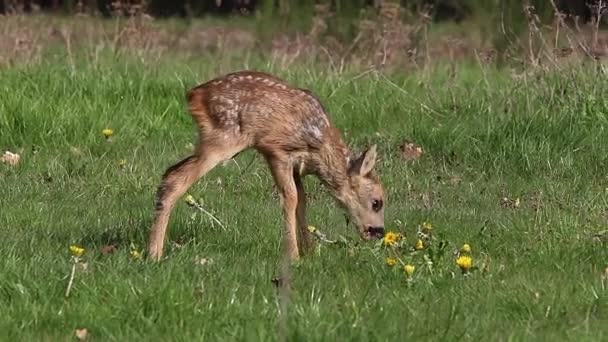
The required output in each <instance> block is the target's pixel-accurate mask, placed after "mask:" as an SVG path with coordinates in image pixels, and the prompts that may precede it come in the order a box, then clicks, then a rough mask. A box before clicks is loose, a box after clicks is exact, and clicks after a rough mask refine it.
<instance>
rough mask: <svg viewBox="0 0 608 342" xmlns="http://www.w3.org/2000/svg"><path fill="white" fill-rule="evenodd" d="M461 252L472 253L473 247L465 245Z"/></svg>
mask: <svg viewBox="0 0 608 342" xmlns="http://www.w3.org/2000/svg"><path fill="white" fill-rule="evenodd" d="M460 251H461V252H462V253H471V246H470V245H469V244H468V243H465V244H464V245H462V248H461V249H460Z"/></svg>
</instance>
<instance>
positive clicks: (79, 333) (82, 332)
mask: <svg viewBox="0 0 608 342" xmlns="http://www.w3.org/2000/svg"><path fill="white" fill-rule="evenodd" d="M74 336H76V338H77V339H78V340H79V341H86V340H87V339H88V338H89V330H88V329H87V328H82V329H76V330H74Z"/></svg>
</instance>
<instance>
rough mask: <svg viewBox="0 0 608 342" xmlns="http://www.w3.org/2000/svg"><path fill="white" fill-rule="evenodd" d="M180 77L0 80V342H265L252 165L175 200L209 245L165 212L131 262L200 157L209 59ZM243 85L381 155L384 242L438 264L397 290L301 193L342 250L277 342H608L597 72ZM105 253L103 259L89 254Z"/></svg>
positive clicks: (150, 70) (270, 241)
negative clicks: (198, 107) (276, 93)
mask: <svg viewBox="0 0 608 342" xmlns="http://www.w3.org/2000/svg"><path fill="white" fill-rule="evenodd" d="M180 62H182V61H180V60H175V59H170V60H169V59H165V60H161V61H160V62H158V63H143V62H139V61H126V62H125V61H124V60H120V61H117V60H112V59H110V58H105V59H102V60H101V61H100V62H99V63H97V64H92V63H90V62H87V61H86V60H78V61H77V62H76V65H74V66H73V67H72V66H71V65H70V64H69V63H68V62H67V60H65V59H62V58H51V57H49V58H46V59H45V60H44V61H43V62H42V63H41V64H37V65H32V66H24V67H13V68H7V69H3V70H0V148H2V149H3V150H11V151H13V152H18V153H20V154H21V156H22V162H21V164H20V165H19V166H17V167H10V166H8V165H5V164H0V208H1V210H0V231H1V232H2V243H3V247H2V248H1V249H0V260H2V262H1V263H0V274H2V277H0V317H2V318H1V319H0V331H1V333H0V338H1V340H7V341H8V340H15V339H16V340H53V341H56V340H68V339H73V338H74V337H73V331H74V329H76V328H82V327H85V328H87V329H88V330H89V332H90V333H89V334H90V336H91V337H92V339H93V340H142V339H146V340H184V341H186V340H248V341H249V340H273V339H275V338H276V331H277V329H276V324H277V318H278V312H277V311H278V310H277V309H278V303H277V291H276V288H275V287H274V286H273V284H272V282H271V279H272V278H274V277H275V276H277V273H278V271H277V270H278V266H277V265H278V257H279V237H280V224H281V216H280V207H279V202H278V200H277V198H276V196H275V195H274V194H273V193H272V181H271V177H270V175H269V172H268V171H267V169H266V167H265V165H264V163H263V161H262V159H261V158H259V157H256V156H255V154H253V153H246V154H244V155H242V156H239V157H237V159H236V162H230V163H228V164H227V165H226V166H220V167H218V168H216V169H215V170H213V171H212V172H211V173H210V174H208V175H207V176H206V177H205V178H203V179H202V180H201V181H200V182H199V183H197V184H196V185H195V186H194V187H193V188H192V189H191V190H190V192H189V193H190V194H192V195H193V196H194V197H195V198H202V200H203V202H204V205H205V208H207V209H208V210H211V211H212V212H213V213H214V214H215V215H216V216H217V217H218V218H219V219H220V220H221V221H222V222H223V223H224V224H225V226H226V227H225V229H222V228H220V227H218V226H213V225H212V222H211V221H210V220H209V219H208V218H207V217H206V216H205V215H202V214H200V213H198V212H196V211H194V210H193V209H192V208H189V207H188V206H187V205H186V204H185V203H184V202H180V204H179V205H178V206H177V208H176V210H175V211H174V213H173V216H172V221H171V224H170V228H169V235H168V247H167V249H166V251H167V256H168V258H167V259H166V260H165V261H163V262H161V263H159V264H155V263H152V262H149V261H146V260H139V261H138V260H133V259H132V258H131V257H130V256H129V249H130V247H129V245H130V244H131V243H132V244H134V245H135V246H136V247H137V248H139V249H141V248H143V246H144V244H145V241H146V239H147V230H148V227H149V225H150V223H151V217H152V209H153V196H154V192H155V190H156V187H157V185H158V182H159V180H160V176H161V174H162V172H163V171H164V170H165V169H166V168H167V167H168V166H170V165H171V164H172V163H174V162H176V161H177V160H179V159H180V158H182V157H184V156H186V155H187V153H188V150H189V148H190V147H189V146H188V144H189V143H191V142H194V139H195V137H196V135H195V131H194V129H193V126H192V124H191V121H190V118H189V116H188V115H187V114H186V111H185V104H184V90H185V89H186V88H189V87H191V86H193V85H195V84H196V83H198V82H199V81H203V80H206V79H209V78H211V77H213V76H216V75H217V74H218V73H219V71H218V70H217V69H216V67H215V65H214V63H213V62H212V61H211V60H209V59H205V58H202V59H199V60H198V61H193V60H188V61H184V62H183V63H180ZM249 65H250V66H251V67H253V68H256V69H261V70H267V71H271V72H274V73H277V74H278V75H280V76H282V77H284V78H286V79H288V80H289V81H291V82H293V83H294V84H297V85H298V86H301V87H307V88H310V89H312V90H313V91H314V92H315V93H316V94H318V96H319V97H320V98H321V100H322V102H323V103H324V104H325V105H326V107H327V108H328V111H329V112H330V115H331V116H332V119H333V121H334V122H335V124H336V126H338V127H340V128H341V129H342V130H343V132H344V135H345V139H346V140H347V141H348V142H349V144H351V145H352V146H353V147H355V148H356V149H357V150H358V151H361V150H362V148H364V147H365V146H366V145H368V144H370V143H377V144H378V147H379V152H380V157H381V161H380V164H379V172H380V174H381V178H382V181H383V182H384V184H385V189H386V192H387V194H388V195H387V196H388V200H387V212H386V215H387V216H386V226H387V228H388V229H390V230H393V231H398V232H401V233H403V234H406V238H407V241H408V242H407V243H408V244H409V245H413V243H414V241H415V234H416V229H417V228H416V227H417V226H419V225H420V224H422V222H424V221H427V222H431V223H432V224H433V227H434V228H433V230H434V234H435V236H436V240H435V241H434V242H433V245H432V246H433V247H432V248H433V250H435V251H437V249H438V246H439V244H440V242H441V241H443V243H444V244H445V246H446V247H445V249H444V254H443V256H442V257H437V258H435V259H434V265H433V268H432V269H431V268H429V267H427V266H425V263H424V260H423V258H422V256H421V255H414V256H409V255H408V256H406V257H405V260H406V261H407V262H412V263H414V264H415V265H416V267H417V268H416V271H415V273H414V278H413V281H411V282H408V281H406V277H405V275H404V274H403V271H402V270H401V269H400V268H397V267H395V268H389V267H388V266H386V265H385V264H384V256H385V255H386V252H385V251H384V250H382V249H378V248H376V247H375V246H374V244H373V243H369V244H368V243H361V242H359V241H358V240H357V237H356V235H355V232H354V230H353V229H352V228H347V227H346V226H345V223H344V219H343V216H342V213H341V212H340V211H339V210H338V209H337V208H336V207H335V206H334V204H333V202H332V200H331V199H330V198H329V196H328V195H327V194H326V193H325V192H324V191H323V189H322V188H321V187H320V186H319V185H318V184H317V182H316V181H315V180H314V178H310V179H307V180H306V185H307V188H308V189H309V193H310V212H309V215H308V218H309V222H310V223H311V224H313V225H315V226H316V227H317V228H319V229H320V230H321V231H323V232H325V233H326V234H328V235H329V236H330V238H337V237H339V236H344V237H345V239H346V240H347V241H348V245H346V246H342V245H328V244H320V246H319V248H318V250H317V251H316V252H315V253H314V254H313V255H310V256H309V257H306V258H305V259H303V260H302V261H301V262H300V263H299V264H297V266H296V267H295V268H294V273H293V280H292V286H293V298H292V305H291V307H290V311H289V328H290V334H291V340H306V341H321V340H327V339H333V340H356V341H358V340H382V341H384V340H404V339H423V340H442V341H445V340H448V341H450V340H460V339H464V340H541V341H542V340H547V341H548V340H576V341H599V340H605V339H606V338H608V289H606V288H605V285H603V284H602V280H601V274H602V273H603V272H604V269H605V268H606V267H607V266H608V264H607V263H608V249H607V248H606V244H605V243H602V242H597V241H595V240H593V239H592V238H591V237H592V235H593V234H594V233H597V232H598V231H601V230H604V229H606V225H607V220H608V211H607V210H608V209H607V208H608V178H606V169H607V167H608V155H607V154H606V152H605V147H606V146H608V132H607V131H606V130H607V129H608V116H607V113H608V99H607V98H606V96H604V95H605V94H606V92H607V91H608V83H606V82H602V81H600V77H601V76H599V75H598V74H597V73H596V71H594V70H590V69H589V70H587V69H584V68H571V69H568V70H566V71H563V72H556V73H538V74H533V73H530V74H522V75H523V76H519V77H517V78H515V77H511V75H510V72H509V71H508V70H494V69H491V68H487V69H479V68H478V67H467V66H459V67H458V68H457V69H456V72H455V73H452V74H450V73H448V72H447V71H445V70H442V69H441V68H440V69H438V70H437V71H436V72H435V73H431V74H429V73H424V74H417V73H414V74H408V75H403V74H395V75H388V76H380V75H376V74H366V75H365V76H358V75H356V74H354V73H353V74H342V75H336V74H331V73H325V72H323V71H320V70H318V69H311V68H305V67H299V68H290V69H289V70H281V69H278V68H276V67H275V66H273V65H272V64H269V63H263V62H252V63H250V64H249ZM241 67H243V65H238V64H235V65H234V68H235V69H238V68H241ZM448 75H450V76H448ZM107 127H109V128H112V129H113V130H114V136H113V137H112V141H111V142H106V141H105V139H104V138H103V136H102V134H101V131H102V130H103V129H104V128H107ZM404 138H409V139H412V140H413V141H415V142H416V143H418V144H420V145H421V146H422V147H423V148H424V151H425V153H424V154H423V156H422V158H421V159H419V160H417V161H416V162H405V161H404V160H402V159H401V158H400V155H399V149H398V145H399V144H400V143H401V142H402V140H403V139H404ZM122 159H125V160H126V165H125V166H124V167H121V166H120V165H119V164H120V160H122ZM251 160H253V164H252V165H251V166H250V168H249V169H248V170H247V171H246V172H244V174H243V171H242V169H243V168H244V167H245V166H246V165H247V164H248V163H249V162H250V161H251ZM503 198H507V201H509V202H512V201H514V200H515V199H516V198H519V199H520V205H519V206H517V207H513V206H504V205H502V201H503ZM465 242H466V243H469V244H471V246H472V248H473V256H474V259H475V262H476V263H477V264H478V265H480V266H481V265H482V264H484V263H485V264H486V265H487V266H488V269H487V270H485V271H481V270H477V271H475V272H473V273H472V274H471V275H470V276H467V277H464V276H463V275H462V274H460V272H459V270H458V268H457V266H456V264H455V262H454V260H455V257H454V256H453V254H452V251H453V250H456V249H458V248H459V247H460V246H461V245H462V244H463V243H465ZM71 244H78V245H81V246H83V247H84V248H85V249H86V250H87V252H86V253H85V256H84V259H85V260H86V261H87V262H88V269H87V271H86V272H77V274H76V278H75V283H74V287H73V289H72V294H71V296H70V297H69V298H68V299H66V298H64V292H65V288H66V285H67V278H68V275H69V272H70V268H71V263H70V257H69V251H68V247H69V246H70V245H71ZM108 244H117V245H118V250H117V251H116V252H114V253H112V254H109V255H102V254H101V253H100V249H101V248H102V247H103V246H105V245H108ZM178 246H180V247H178ZM425 253H426V252H425ZM200 258H208V259H212V260H213V263H211V264H207V265H204V266H201V265H197V264H195V262H194V261H195V260H200Z"/></svg>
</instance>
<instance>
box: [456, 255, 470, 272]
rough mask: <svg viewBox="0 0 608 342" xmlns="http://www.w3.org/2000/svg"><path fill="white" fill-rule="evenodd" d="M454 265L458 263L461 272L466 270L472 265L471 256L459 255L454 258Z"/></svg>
mask: <svg viewBox="0 0 608 342" xmlns="http://www.w3.org/2000/svg"><path fill="white" fill-rule="evenodd" d="M456 265H458V267H460V269H461V270H462V271H463V272H467V271H468V270H469V269H471V267H472V266H473V258H471V257H470V256H468V255H461V256H459V257H458V259H456Z"/></svg>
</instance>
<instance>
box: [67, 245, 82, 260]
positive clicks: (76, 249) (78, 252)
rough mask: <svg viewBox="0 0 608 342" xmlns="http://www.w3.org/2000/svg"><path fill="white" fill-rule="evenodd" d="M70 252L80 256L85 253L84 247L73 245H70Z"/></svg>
mask: <svg viewBox="0 0 608 342" xmlns="http://www.w3.org/2000/svg"><path fill="white" fill-rule="evenodd" d="M70 253H72V255H73V256H75V257H77V258H80V257H81V256H82V255H83V254H84V248H82V247H79V246H76V245H72V246H70Z"/></svg>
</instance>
